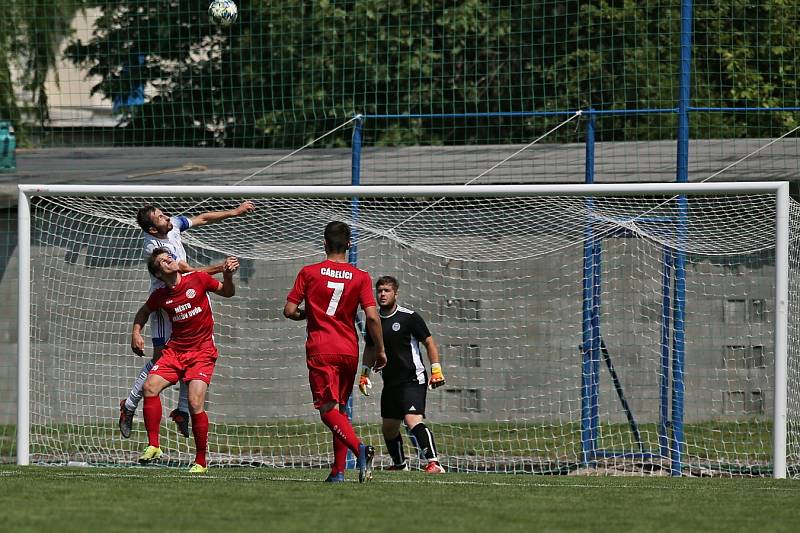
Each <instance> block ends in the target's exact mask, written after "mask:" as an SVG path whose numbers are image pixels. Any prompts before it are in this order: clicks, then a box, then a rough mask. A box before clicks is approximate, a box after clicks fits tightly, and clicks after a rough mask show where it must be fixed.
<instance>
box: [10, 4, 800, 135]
mask: <svg viewBox="0 0 800 533" xmlns="http://www.w3.org/2000/svg"><path fill="white" fill-rule="evenodd" d="M39 1H44V0H39ZM93 4H94V5H96V6H98V7H100V8H101V9H102V13H103V15H102V17H101V18H99V19H98V20H97V23H96V27H95V32H94V36H93V38H92V39H91V40H90V41H89V42H86V43H84V42H80V41H75V42H73V43H72V44H71V46H70V47H69V48H68V57H69V58H70V59H71V60H72V61H73V62H75V64H77V65H81V66H83V67H86V68H88V69H89V72H90V74H92V75H97V76H99V77H100V78H101V81H100V82H99V83H98V84H97V85H96V86H95V87H94V89H93V90H94V92H98V93H100V94H102V95H103V96H105V97H107V98H109V99H123V100H124V99H125V98H126V97H127V95H128V94H130V93H131V92H132V91H135V90H137V88H140V87H144V88H146V93H147V95H148V96H147V99H146V103H145V104H144V105H141V106H138V105H137V106H130V107H128V108H127V109H123V110H122V114H121V125H123V126H124V128H123V129H122V131H123V132H125V133H124V138H122V139H121V141H122V142H126V143H130V142H133V143H141V144H178V145H225V146H244V147H247V146H253V147H264V146H298V145H300V144H302V143H304V142H307V141H308V140H310V139H312V138H314V137H316V136H319V135H321V134H322V133H324V132H327V131H329V130H330V129H332V128H334V127H335V126H337V125H339V124H341V123H342V122H343V121H345V120H347V119H348V118H350V117H352V116H353V115H354V114H356V113H363V114H368V115H376V114H389V115H404V116H408V115H411V116H413V118H405V119H384V120H381V119H370V123H369V128H368V130H367V135H369V136H370V138H369V142H373V143H376V144H404V143H429V144H459V143H502V142H520V141H524V140H528V139H531V138H532V137H534V136H537V135H540V134H541V133H543V132H544V131H546V129H547V128H549V127H550V126H553V125H555V124H557V123H559V122H561V121H563V120H564V119H565V118H566V116H565V115H557V116H550V117H528V118H520V117H514V116H504V117H499V118H487V117H485V116H483V117H482V116H477V117H473V118H470V119H468V120H465V119H462V118H454V117H452V115H453V114H462V113H478V114H480V113H484V114H485V113H494V112H503V113H509V114H513V113H518V112H524V111H557V110H575V109H587V108H590V107H591V108H593V109H598V110H615V109H628V110H632V109H663V110H672V109H674V108H675V107H676V106H677V103H676V101H677V95H678V69H679V58H680V1H678V0H663V1H660V2H637V1H635V0H613V1H612V0H594V1H591V2H586V1H577V0H572V1H558V2H556V1H549V2H509V1H508V0H461V1H458V2H442V1H440V0H406V1H403V2H397V1H393V0H349V1H334V0H283V1H280V2H276V1H274V0H273V1H268V0H250V1H248V2H240V10H241V11H240V14H239V21H238V22H237V23H236V24H234V25H233V26H232V27H231V28H229V29H225V30H221V29H218V28H215V27H214V26H213V25H211V24H210V23H209V21H208V19H207V16H206V13H205V2H202V3H201V2H197V0H94V2H93ZM798 4H800V2H798V1H797V0H792V1H790V0H766V1H764V2H758V3H755V4H754V3H753V2H746V1H744V0H735V1H733V2H731V1H730V0H729V1H727V2H725V1H723V0H710V1H709V2H706V3H701V4H700V5H699V7H697V8H696V10H695V16H696V21H695V34H694V44H695V46H694V63H693V65H694V69H693V76H694V82H693V86H692V91H693V94H694V97H695V101H694V102H693V103H694V105H709V106H729V105H746V106H749V107H775V106H787V105H797V103H796V102H797V59H796V57H797V53H796V49H797V39H798V27H800V26H799V25H798ZM754 5H755V6H756V7H753V6H754ZM1 82H2V80H1V79H0V83H1ZM428 114H435V115H437V116H435V117H421V116H417V115H428ZM695 117H696V118H695V120H694V122H693V124H694V127H695V128H696V130H695V131H696V132H697V131H701V132H702V133H703V134H704V135H707V136H718V137H728V136H739V135H748V136H760V135H771V134H773V133H774V132H773V129H774V128H775V127H778V126H780V127H786V126H789V125H792V124H793V123H794V120H795V114H794V113H789V112H786V113H782V114H779V113H772V114H766V113H765V114H761V115H752V114H748V115H747V116H746V117H744V116H741V115H735V114H727V115H724V116H723V115H721V114H711V113H709V114H695ZM564 130H565V131H563V132H562V131H559V133H558V135H555V136H553V137H551V138H549V139H548V140H550V141H572V140H580V139H579V138H577V137H576V133H575V131H574V128H565V129H564ZM567 130H568V131H567ZM598 135H599V139H600V140H631V139H636V140H646V139H667V138H672V137H674V135H675V115H674V113H652V114H640V115H609V116H604V117H603V118H602V119H600V120H599V129H598ZM328 142H330V143H333V144H335V143H337V142H344V141H343V140H338V141H337V140H335V139H334V140H330V141H328Z"/></svg>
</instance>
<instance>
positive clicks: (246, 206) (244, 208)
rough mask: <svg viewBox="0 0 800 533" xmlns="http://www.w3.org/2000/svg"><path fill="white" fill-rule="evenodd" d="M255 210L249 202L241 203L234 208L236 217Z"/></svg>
mask: <svg viewBox="0 0 800 533" xmlns="http://www.w3.org/2000/svg"><path fill="white" fill-rule="evenodd" d="M255 210H256V206H255V204H254V203H253V202H251V201H250V200H247V201H246V202H242V203H241V204H240V205H239V207H237V208H236V216H241V215H244V214H245V213H252V212H253V211H255Z"/></svg>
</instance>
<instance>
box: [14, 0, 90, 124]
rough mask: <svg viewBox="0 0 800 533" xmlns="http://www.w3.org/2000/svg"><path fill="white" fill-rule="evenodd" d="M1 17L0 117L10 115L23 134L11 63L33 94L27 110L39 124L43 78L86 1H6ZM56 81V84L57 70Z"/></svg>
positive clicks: (44, 116) (43, 117)
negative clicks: (31, 106)
mask: <svg viewBox="0 0 800 533" xmlns="http://www.w3.org/2000/svg"><path fill="white" fill-rule="evenodd" d="M5 2H7V4H5V3H4V9H3V17H0V117H2V118H10V119H11V120H12V121H13V122H14V123H15V125H16V126H17V132H18V134H19V135H22V136H24V129H23V128H22V126H23V124H22V121H21V120H20V118H21V110H20V109H19V107H18V105H17V102H16V100H15V97H14V87H13V81H14V80H13V79H12V73H11V72H12V70H11V69H12V66H16V67H17V68H18V69H19V72H20V74H21V81H22V84H23V88H24V89H25V90H26V91H28V92H30V93H31V94H32V95H33V109H31V110H30V112H31V113H32V115H33V116H34V117H35V118H36V121H37V122H38V123H39V124H40V125H44V124H46V123H47V121H48V119H49V106H48V99H47V91H46V89H45V81H46V80H47V74H48V72H51V71H52V72H55V69H54V68H53V67H54V66H55V64H56V61H57V60H58V53H59V47H60V45H61V43H63V41H64V39H65V38H66V37H67V36H69V35H70V32H71V30H70V23H71V22H72V19H73V18H74V16H75V14H76V13H77V12H78V11H79V10H80V9H82V8H83V7H84V5H85V4H86V1H85V0H59V1H58V2H54V1H53V0H5ZM56 83H58V78H57V73H56Z"/></svg>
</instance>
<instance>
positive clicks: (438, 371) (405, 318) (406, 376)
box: [358, 276, 445, 474]
mask: <svg viewBox="0 0 800 533" xmlns="http://www.w3.org/2000/svg"><path fill="white" fill-rule="evenodd" d="M397 288H398V283H397V280H396V279H395V278H393V277H392V276H383V277H381V278H378V281H377V282H376V283H375V294H376V297H377V300H378V307H379V309H380V317H381V325H382V326H383V344H384V349H385V350H386V358H387V363H386V366H385V367H384V368H383V371H382V376H383V394H382V395H381V418H383V439H384V440H385V441H386V447H387V448H388V450H389V455H391V456H392V462H393V464H392V466H390V467H389V470H408V469H409V467H408V462H407V460H406V456H405V452H404V449H403V437H402V435H401V433H400V423H401V422H405V424H406V426H407V427H408V429H409V431H411V434H412V435H414V438H415V439H416V440H417V445H418V446H419V448H420V451H421V452H422V453H423V454H424V455H425V458H426V459H427V460H428V464H427V466H426V467H425V472H426V473H428V474H444V473H445V469H444V467H443V466H442V465H441V464H440V462H439V455H438V450H437V449H436V444H435V443H434V440H433V433H431V431H430V429H428V427H427V426H426V425H425V423H424V422H423V421H422V420H423V419H424V418H425V400H426V397H427V389H428V388H430V389H435V388H437V387H441V386H442V385H444V376H443V375H442V367H441V365H440V364H439V349H438V348H437V346H436V343H435V342H434V340H433V337H431V333H430V331H429V330H428V326H427V325H426V324H425V321H424V320H423V319H422V317H421V316H419V314H417V313H415V312H414V311H412V310H411V309H407V308H405V307H402V306H400V305H397ZM420 344H422V345H423V346H425V351H426V352H427V354H428V360H429V361H430V363H431V375H430V379H429V378H428V373H427V371H426V369H425V364H424V363H423V362H422V354H421V352H420V349H419V347H420ZM374 358H375V353H374V346H373V343H372V339H370V337H369V334H367V336H366V346H365V348H364V357H363V359H362V364H363V366H362V367H361V375H360V377H359V382H358V389H359V390H360V391H361V394H363V395H364V396H369V389H370V388H372V382H371V381H370V378H369V376H370V368H372V366H373V364H374Z"/></svg>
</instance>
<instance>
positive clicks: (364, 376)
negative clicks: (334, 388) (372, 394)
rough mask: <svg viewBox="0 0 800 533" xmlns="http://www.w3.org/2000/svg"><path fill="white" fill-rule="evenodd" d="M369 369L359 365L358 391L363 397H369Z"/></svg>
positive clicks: (370, 382) (370, 384) (370, 385)
mask: <svg viewBox="0 0 800 533" xmlns="http://www.w3.org/2000/svg"><path fill="white" fill-rule="evenodd" d="M369 372H370V370H369V367H368V366H367V365H361V376H360V377H359V378H358V390H360V391H361V394H363V395H364V396H369V389H371V388H372V381H370V379H369Z"/></svg>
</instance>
